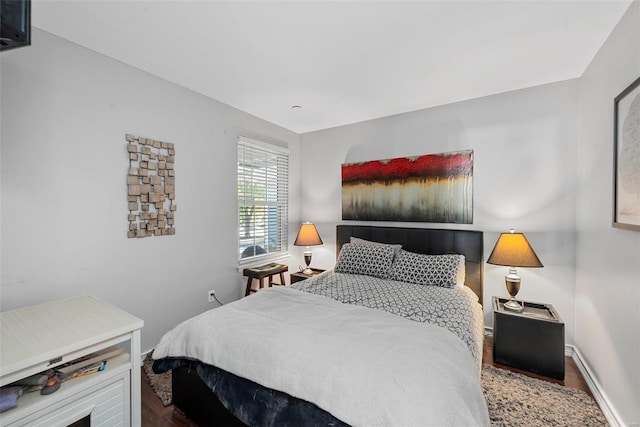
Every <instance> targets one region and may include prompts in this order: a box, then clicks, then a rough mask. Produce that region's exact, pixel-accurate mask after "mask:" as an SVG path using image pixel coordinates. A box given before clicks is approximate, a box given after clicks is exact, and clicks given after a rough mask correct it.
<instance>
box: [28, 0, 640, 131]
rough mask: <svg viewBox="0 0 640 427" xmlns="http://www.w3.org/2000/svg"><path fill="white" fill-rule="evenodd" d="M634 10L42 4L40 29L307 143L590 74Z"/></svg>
mask: <svg viewBox="0 0 640 427" xmlns="http://www.w3.org/2000/svg"><path fill="white" fill-rule="evenodd" d="M630 4H631V0H605V1H595V0H588V1H583V0H565V1H559V0H555V1H554V0H546V1H520V0H502V1H487V0H476V1H456V0H448V1H409V2H405V1H403V2H401V1H363V0H361V1H333V2H329V1H296V2H294V1H281V2H274V1H265V0H263V1H253V2H248V1H225V2H222V1H211V0H209V1H192V0H172V1H157V0H138V1H116V0H107V1H100V0H83V1H78V0H75V1H58V0H33V3H32V24H33V25H34V26H36V27H38V28H40V29H42V30H45V31H47V32H50V33H53V34H56V35H58V36H61V37H63V38H66V39H68V40H71V41H73V42H75V43H78V44H80V45H83V46H86V47H88V48H90V49H93V50H95V51H97V52H100V53H103V54H105V55H107V56H110V57H113V58H115V59H118V60H120V61H122V62H125V63H127V64H130V65H132V66H134V67H137V68H139V69H142V70H145V71H148V72H149V73H152V74H154V75H157V76H160V77H162V78H164V79H167V80H169V81H172V82H175V83H177V84H179V85H182V86H184V87H187V88H189V89H192V90H194V91H196V92H199V93H202V94H204V95H206V96H209V97H211V98H214V99H216V100H218V101H221V102H223V103H225V104H228V105H231V106H233V107H235V108H238V109H239V110H242V111H245V112H247V113H250V114H253V115H255V116H258V117H260V118H262V119H265V120H267V121H270V122H272V123H276V124H278V125H281V126H283V127H285V128H287V129H290V130H292V131H295V132H298V133H305V132H309V131H314V130H318V129H325V128H330V127H334V126H339V125H343V124H348V123H355V122H360V121H363V120H368V119H372V118H377V117H384V116H388V115H392V114H398V113H404V112H407V111H413V110H418V109H422V108H427V107H432V106H436V105H442V104H448V103H451V102H456V101H462V100H465V99H471V98H477V97H481V96H485V95H491V94H495V93H500V92H506V91H511V90H515V89H521V88H525V87H530V86H535V85H540V84H544V83H549V82H554V81H560V80H566V79H571V78H575V77H579V76H580V75H581V74H582V73H583V72H584V70H585V68H586V67H587V65H588V64H589V62H590V61H591V59H592V58H593V56H594V55H595V54H596V52H597V51H598V49H599V48H600V47H601V46H602V44H603V43H604V41H605V40H606V38H607V37H608V36H609V34H610V33H611V30H612V29H613V28H614V26H615V25H616V24H617V22H618V21H619V20H620V18H621V17H622V15H623V14H624V12H625V11H626V9H627V8H628V7H629V5H630ZM293 105H300V106H302V108H301V109H292V108H291V107H292V106H293Z"/></svg>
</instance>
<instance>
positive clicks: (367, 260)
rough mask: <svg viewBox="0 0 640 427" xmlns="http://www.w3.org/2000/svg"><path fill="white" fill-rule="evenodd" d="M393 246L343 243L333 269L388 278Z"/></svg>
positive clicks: (338, 271) (337, 271) (339, 271)
mask: <svg viewBox="0 0 640 427" xmlns="http://www.w3.org/2000/svg"><path fill="white" fill-rule="evenodd" d="M392 261H393V248H392V247H391V246H388V245H384V246H370V245H354V244H351V243H345V244H344V245H342V249H341V250H340V255H338V261H337V262H336V266H335V268H334V271H335V272H336V273H349V274H364V275H367V276H373V277H380V278H381V279H387V278H389V274H390V272H391V263H392Z"/></svg>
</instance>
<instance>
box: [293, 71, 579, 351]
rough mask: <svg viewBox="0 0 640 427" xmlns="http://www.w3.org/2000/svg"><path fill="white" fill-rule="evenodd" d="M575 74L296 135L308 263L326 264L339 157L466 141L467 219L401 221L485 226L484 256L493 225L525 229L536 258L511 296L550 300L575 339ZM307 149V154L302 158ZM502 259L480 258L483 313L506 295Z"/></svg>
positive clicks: (331, 255)
mask: <svg viewBox="0 0 640 427" xmlns="http://www.w3.org/2000/svg"><path fill="white" fill-rule="evenodd" d="M577 102H578V81H577V80H569V81H565V82H560V83H555V84H550V85H545V86H539V87H535V88H530V89H524V90H520V91H514V92H509V93H504V94H500V95H495V96H488V97H484V98H479V99H474V100H470V101H465V102H461V103H457V104H450V105H446V106H442V107H436V108H429V109H425V110H420V111H415V112H411V113H407V114H401V115H397V116H391V117H385V118H381V119H377V120H371V121H367V122H362V123H357V124H354V125H349V126H343V127H339V128H334V129H329V130H325V131H319V132H312V133H307V134H303V135H302V137H301V170H302V172H301V182H302V184H301V213H302V215H301V219H302V220H309V221H313V222H316V223H317V224H320V232H321V234H322V236H323V238H324V239H326V240H325V245H324V246H322V247H320V248H318V249H316V248H314V265H316V266H319V267H325V268H328V267H331V266H332V265H333V262H334V260H335V244H334V241H335V237H334V235H335V230H334V227H335V225H336V224H337V223H340V222H341V187H340V185H341V184H340V166H341V164H342V163H345V162H358V161H364V160H372V159H386V158H394V157H404V156H412V155H419V154H429V153H441V152H447V151H456V150H464V149H473V150H474V177H473V179H474V182H473V185H474V190H473V191H474V221H473V224H472V225H465V226H462V225H451V224H448V225H447V224H424V223H421V224H410V223H409V224H404V225H408V226H412V225H413V226H421V227H425V226H433V227H442V228H467V229H477V230H482V231H484V232H485V259H486V258H488V256H489V254H490V253H491V250H492V249H493V246H494V244H495V242H496V240H497V238H498V236H499V233H501V232H506V231H508V230H509V228H511V227H513V228H515V229H516V230H517V231H522V232H524V233H525V234H526V235H527V237H528V239H529V241H530V243H531V245H532V246H533V248H534V249H535V251H536V253H537V254H538V256H539V257H540V259H541V260H542V263H543V264H544V268H538V269H533V268H530V269H526V268H521V269H518V271H519V274H520V276H521V277H522V288H521V290H520V293H519V294H518V296H519V297H520V298H522V299H525V300H529V301H538V302H545V303H552V304H553V305H554V306H555V307H556V309H557V310H558V312H559V313H560V316H561V317H562V319H563V320H564V322H565V324H566V336H567V343H569V344H572V343H573V342H574V338H573V337H574V330H575V325H574V314H575V313H574V293H575V289H574V287H575V239H576V236H575V203H576V200H575V197H576V190H575V185H576V151H577V147H578V108H577ZM308 159H309V160H308ZM507 271H508V268H507V267H500V266H493V265H489V264H485V293H484V295H485V298H484V306H485V310H484V311H485V323H486V324H487V325H489V326H491V324H492V321H493V319H492V317H491V315H492V311H491V297H492V296H494V295H503V296H504V295H507V293H506V290H505V287H504V276H505V275H506V273H507Z"/></svg>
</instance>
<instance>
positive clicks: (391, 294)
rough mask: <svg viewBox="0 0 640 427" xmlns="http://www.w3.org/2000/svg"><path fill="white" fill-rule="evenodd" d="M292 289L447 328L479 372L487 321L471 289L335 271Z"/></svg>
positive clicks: (301, 283)
mask: <svg viewBox="0 0 640 427" xmlns="http://www.w3.org/2000/svg"><path fill="white" fill-rule="evenodd" d="M291 287H292V288H294V289H297V290H299V291H303V292H308V293H312V294H317V295H323V296H326V297H328V298H332V299H334V300H337V301H340V302H342V303H345V304H353V305H358V306H361V307H367V308H373V309H377V310H383V311H386V312H388V313H392V314H395V315H398V316H401V317H404V318H406V319H410V320H414V321H416V322H424V323H431V324H434V325H438V326H441V327H443V328H446V329H448V330H449V331H451V332H453V333H454V334H455V335H456V336H457V337H458V338H460V339H461V340H462V341H463V342H464V343H465V344H466V345H467V347H468V348H469V351H470V352H471V355H472V356H473V358H474V360H475V361H476V365H477V367H478V372H480V368H481V366H482V342H483V339H484V319H483V315H482V307H481V306H480V304H478V301H477V296H476V295H475V294H474V293H473V291H471V290H470V289H469V288H466V287H465V288H453V289H449V288H443V287H440V286H425V285H416V284H412V283H405V282H396V281H393V280H388V279H379V278H377V277H372V276H363V275H354V274H343V273H335V272H333V271H328V272H325V273H323V274H321V275H318V276H315V277H313V278H311V279H307V280H304V281H301V282H298V283H294V284H293V285H291Z"/></svg>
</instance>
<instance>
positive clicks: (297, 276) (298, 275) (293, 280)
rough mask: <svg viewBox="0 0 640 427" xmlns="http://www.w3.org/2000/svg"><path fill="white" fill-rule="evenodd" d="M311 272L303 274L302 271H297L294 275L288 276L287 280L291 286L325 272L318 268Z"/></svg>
mask: <svg viewBox="0 0 640 427" xmlns="http://www.w3.org/2000/svg"><path fill="white" fill-rule="evenodd" d="M311 270H312V271H313V273H312V274H304V273H303V272H302V271H297V272H295V273H291V274H289V280H290V281H291V284H294V283H296V282H301V281H303V280H307V279H309V278H311V277H313V276H317V275H318V274H320V273H324V272H325V271H326V270H322V269H320V268H312V269H311Z"/></svg>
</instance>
